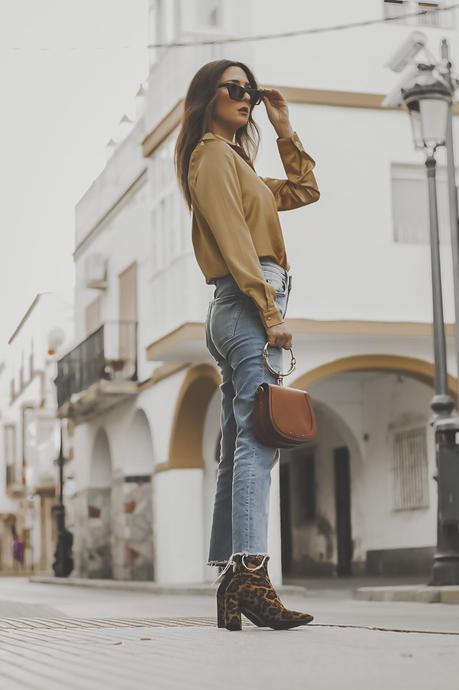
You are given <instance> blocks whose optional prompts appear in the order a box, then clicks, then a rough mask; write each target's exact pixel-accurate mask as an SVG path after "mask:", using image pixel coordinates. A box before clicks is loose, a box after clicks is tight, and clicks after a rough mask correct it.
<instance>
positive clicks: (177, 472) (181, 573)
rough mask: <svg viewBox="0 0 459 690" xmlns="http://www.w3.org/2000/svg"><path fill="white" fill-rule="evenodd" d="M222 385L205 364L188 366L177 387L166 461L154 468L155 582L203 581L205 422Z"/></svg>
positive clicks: (215, 373) (214, 372)
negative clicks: (209, 407) (214, 396)
mask: <svg viewBox="0 0 459 690" xmlns="http://www.w3.org/2000/svg"><path fill="white" fill-rule="evenodd" d="M219 383H220V377H219V374H218V372H217V371H216V369H215V368H214V367H212V366H210V365H207V364H200V365H197V366H194V367H191V368H190V369H189V370H188V372H187V374H186V375H185V378H184V381H183V383H182V386H181V388H180V391H179V394H178V397H177V402H176V405H175V412H174V416H173V423H172V427H171V436H170V442H169V453H168V458H167V461H166V462H164V463H161V464H159V465H157V466H156V468H155V475H154V487H155V491H154V521H155V526H156V540H157V541H156V548H157V553H158V559H157V564H156V565H157V568H156V579H157V581H158V582H168V583H180V582H202V581H203V573H204V568H205V559H206V556H207V554H206V546H207V545H205V544H204V539H203V534H204V512H203V504H204V493H203V484H204V458H203V435H204V423H205V418H206V414H207V409H208V406H209V403H210V400H211V398H212V396H213V394H214V393H215V390H216V388H217V387H218V385H219Z"/></svg>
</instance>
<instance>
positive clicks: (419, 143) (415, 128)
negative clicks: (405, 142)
mask: <svg viewBox="0 0 459 690" xmlns="http://www.w3.org/2000/svg"><path fill="white" fill-rule="evenodd" d="M409 112H410V121H411V131H412V133H413V141H414V148H415V149H423V148H424V137H423V134H422V122H421V113H420V112H419V110H416V109H415V108H410V111H409Z"/></svg>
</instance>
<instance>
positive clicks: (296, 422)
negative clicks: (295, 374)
mask: <svg viewBox="0 0 459 690" xmlns="http://www.w3.org/2000/svg"><path fill="white" fill-rule="evenodd" d="M268 390H269V408H270V415H271V419H272V423H273V426H274V427H275V428H276V429H277V431H278V432H279V433H281V434H284V435H286V436H292V437H304V438H305V440H308V439H309V438H310V437H311V434H312V433H313V431H314V429H315V418H314V411H313V409H312V407H311V405H310V401H309V399H308V395H307V393H305V391H302V390H299V389H298V388H289V387H287V386H278V385H274V384H269V388H268Z"/></svg>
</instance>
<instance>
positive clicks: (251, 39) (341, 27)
mask: <svg viewBox="0 0 459 690" xmlns="http://www.w3.org/2000/svg"><path fill="white" fill-rule="evenodd" d="M458 7H459V2H455V3H453V4H451V5H445V6H444V7H436V8H435V9H428V10H419V11H417V12H407V13H404V14H399V15H396V16H394V17H381V18H379V19H364V20H361V21H357V22H349V23H347V24H333V25H331V26H319V27H315V28H314V27H313V28H309V29H296V30H292V31H282V32H280V33H276V34H257V35H254V36H240V37H226V38H223V37H222V38H209V39H198V40H196V41H169V42H166V43H165V42H161V43H148V44H147V45H146V46H133V45H123V46H70V47H66V48H50V47H45V46H37V47H33V46H32V47H30V46H28V47H25V48H24V47H23V46H8V49H9V50H39V51H52V50H66V51H75V50H125V49H131V50H146V49H147V50H148V49H152V48H183V47H189V46H205V45H221V44H226V43H255V42H258V41H269V40H274V39H277V38H292V37H295V36H308V35H312V34H325V33H332V32H335V31H345V30H347V29H356V28H359V27H363V26H375V25H376V24H387V23H389V22H396V21H399V20H400V19H402V20H403V19H409V18H411V17H420V16H422V15H426V14H439V13H441V12H450V11H451V10H455V9H457V8H458ZM0 49H1V48H0Z"/></svg>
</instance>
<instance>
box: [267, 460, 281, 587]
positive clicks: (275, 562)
mask: <svg viewBox="0 0 459 690" xmlns="http://www.w3.org/2000/svg"><path fill="white" fill-rule="evenodd" d="M279 465H280V463H279V462H276V464H275V466H274V467H273V469H272V470H271V493H270V497H269V525H268V553H269V554H270V556H271V557H270V559H269V562H268V567H269V576H270V578H271V581H272V583H273V585H280V584H282V558H281V553H282V552H281V527H280V481H279V477H280V472H279Z"/></svg>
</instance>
